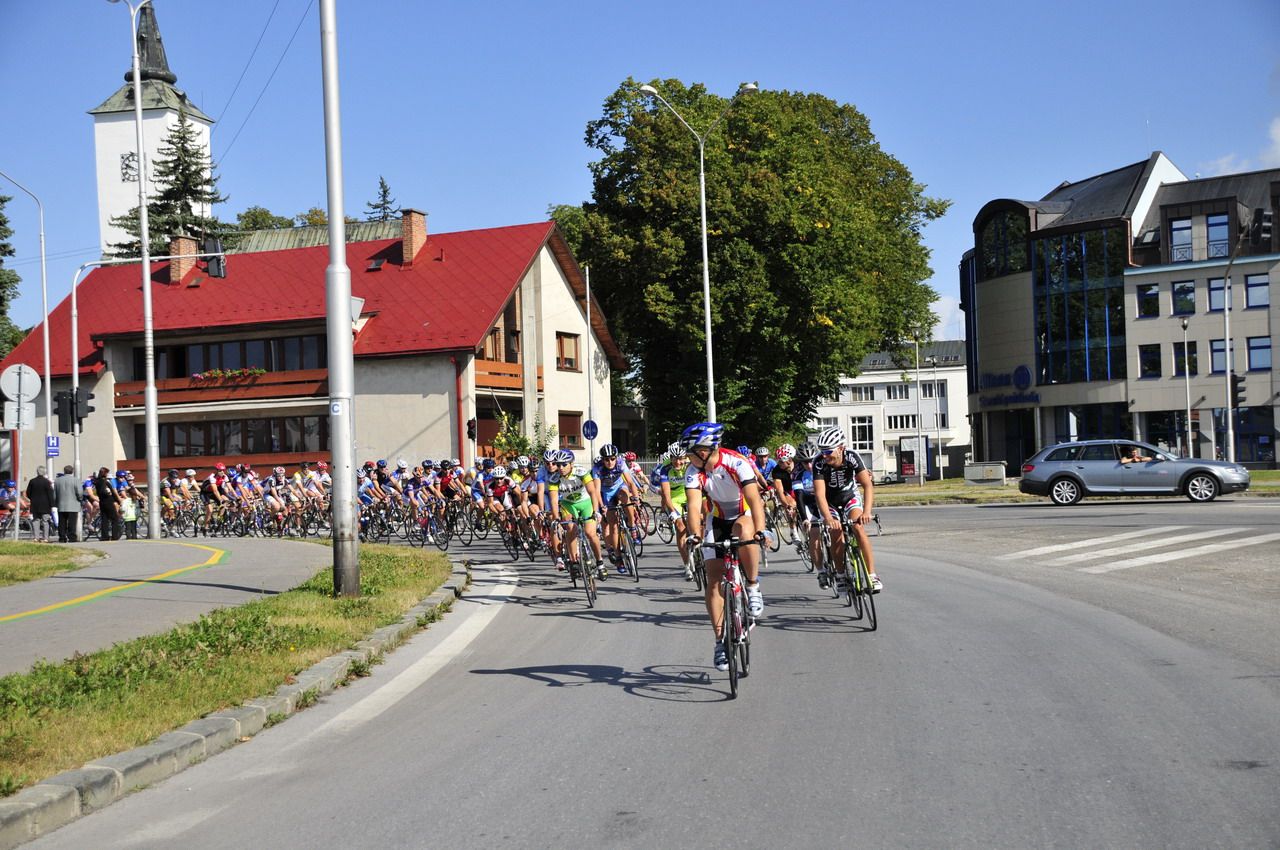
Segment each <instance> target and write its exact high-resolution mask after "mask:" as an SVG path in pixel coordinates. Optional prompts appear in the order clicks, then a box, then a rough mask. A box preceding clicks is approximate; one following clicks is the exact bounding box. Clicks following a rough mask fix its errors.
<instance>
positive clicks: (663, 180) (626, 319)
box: [553, 79, 949, 446]
mask: <svg viewBox="0 0 1280 850" xmlns="http://www.w3.org/2000/svg"><path fill="white" fill-rule="evenodd" d="M654 85H655V86H656V87H657V88H658V90H659V91H661V92H662V93H663V96H664V97H666V98H667V100H669V101H670V102H671V104H672V105H673V106H674V107H675V108H676V109H678V110H679V111H680V113H681V114H682V115H683V116H684V118H685V119H686V120H688V121H689V123H690V124H691V125H692V126H693V127H694V128H696V129H698V130H699V131H700V132H702V131H705V130H706V128H708V127H709V126H711V124H712V123H713V122H714V121H715V119H716V117H717V116H719V115H720V114H721V112H722V111H723V110H724V109H725V107H726V106H727V105H728V103H727V101H726V100H725V99H724V98H720V97H717V96H715V95H712V94H709V93H708V92H707V91H706V89H705V88H704V87H703V86H701V85H693V86H685V85H684V84H683V83H681V82H680V81H678V80H666V81H661V82H655V83H654ZM586 141H587V144H588V145H589V146H591V147H592V148H594V149H596V150H597V151H599V152H600V153H601V155H602V156H601V159H600V160H598V161H596V162H594V163H592V165H591V171H592V176H593V181H594V188H593V191H592V199H591V200H590V201H588V202H587V203H584V204H583V205H582V207H581V209H580V210H579V209H577V208H556V209H555V210H553V215H554V216H555V218H556V220H557V221H559V222H562V223H563V229H564V230H565V232H566V234H567V238H568V239H570V241H571V242H572V243H574V244H573V245H572V247H573V248H574V250H575V251H576V253H577V255H578V257H579V258H580V260H582V261H583V262H585V263H589V264H590V265H591V267H592V276H591V279H592V287H593V290H594V292H598V293H599V298H600V302H601V304H602V306H603V307H604V308H605V310H606V312H607V314H608V315H609V318H610V327H611V329H612V330H613V331H614V332H615V333H616V334H617V336H618V339H619V342H620V344H621V345H622V348H623V350H624V352H625V353H626V354H627V356H628V357H629V358H630V359H631V362H632V364H633V367H634V371H633V374H634V376H635V377H636V379H637V381H638V385H639V387H640V389H641V392H642V394H643V396H644V398H645V400H646V402H647V404H648V408H649V413H650V421H651V422H652V425H653V427H652V428H651V433H652V435H653V437H652V442H653V444H654V445H655V446H657V445H661V444H664V443H665V442H667V441H669V440H671V439H672V438H673V437H674V436H676V435H677V434H678V433H679V431H680V429H681V428H682V427H683V426H684V425H686V424H688V423H689V422H693V421H697V420H698V419H700V418H702V417H703V416H705V414H706V361H705V348H704V332H703V296H702V249H701V225H700V218H699V200H698V146H697V143H696V141H695V140H694V138H693V136H692V135H691V134H690V133H689V131H688V129H686V128H685V127H684V126H683V125H682V124H681V123H680V122H679V120H678V119H677V118H676V116H675V115H673V114H672V113H671V111H670V110H668V109H666V107H664V106H663V105H662V104H661V103H659V102H657V101H656V100H654V99H652V98H650V97H648V96H646V95H645V94H643V93H642V92H640V91H639V84H638V83H637V82H636V81H634V80H630V79H628V80H626V81H625V82H623V83H622V85H620V86H619V87H618V89H617V90H616V91H615V92H613V93H612V94H611V95H609V96H608V98H606V99H605V102H604V109H603V113H602V115H601V117H600V118H598V119H596V120H594V121H591V122H590V123H589V124H588V125H587V133H586ZM706 172H707V227H708V231H709V234H710V249H709V251H710V270H711V290H712V297H711V300H712V338H713V346H714V349H713V350H714V360H715V378H716V386H715V395H716V406H717V408H718V418H719V419H720V421H721V422H723V423H725V424H726V425H727V426H728V427H729V428H730V431H731V433H730V439H731V440H732V441H733V442H734V443H737V442H744V443H750V444H755V443H757V442H760V441H763V440H766V439H768V438H769V437H771V436H773V435H776V434H779V433H784V432H787V431H791V430H794V429H795V428H796V427H797V425H802V424H803V423H804V422H805V421H807V420H808V419H809V417H810V416H811V414H812V413H813V411H814V409H815V407H816V404H817V401H818V398H819V397H820V396H823V395H830V394H831V392H832V390H833V389H834V388H835V386H836V385H837V384H838V379H839V376H840V375H842V374H845V375H851V374H855V373H856V372H857V368H858V365H859V363H860V361H861V359H862V358H863V356H864V355H865V354H866V353H868V352H870V351H873V350H877V349H889V350H894V349H897V348H900V347H901V346H902V345H903V344H904V341H905V340H907V339H909V338H910V337H911V336H912V335H914V334H917V333H919V331H920V329H921V328H922V327H924V328H927V327H929V326H931V325H932V324H933V322H934V319H933V317H932V315H931V313H930V310H929V305H930V303H932V301H933V300H934V299H935V297H936V294H935V293H934V292H933V290H931V289H930V288H929V287H928V286H926V285H925V284H924V281H925V280H926V279H928V277H929V276H930V274H931V272H930V269H929V265H928V259H929V253H928V250H927V249H926V248H925V247H924V245H923V244H922V242H921V230H922V228H923V227H924V225H925V224H926V223H927V222H928V221H930V220H932V219H935V218H937V217H938V216H940V215H942V214H943V213H944V212H945V210H946V208H947V206H948V203H949V202H947V201H943V200H938V199H935V198H930V197H927V196H926V195H925V194H924V187H923V186H922V185H921V184H919V183H917V182H916V181H915V180H914V179H913V178H912V176H911V173H910V172H909V171H908V170H907V168H906V166H905V165H903V164H902V163H901V162H899V161H898V160H897V159H895V158H894V157H893V156H891V155H890V154H888V153H886V152H885V151H884V150H882V149H881V147H880V145H879V144H878V143H877V141H876V138H875V136H874V135H873V134H872V132H871V127H870V123H869V122H868V120H867V118H866V116H864V115H863V114H862V113H861V112H859V111H858V110H857V109H856V108H855V107H853V106H851V105H848V104H839V103H836V102H835V101H833V100H831V99H829V98H826V97H823V96H821V95H816V94H805V93H801V92H788V91H760V92H758V93H755V94H750V95H746V96H744V97H741V98H739V100H738V101H737V102H736V103H735V104H734V106H733V108H732V110H730V112H729V113H728V114H727V116H726V117H725V120H724V122H723V123H721V124H720V125H719V127H718V128H717V129H716V132H715V133H714V134H713V135H712V136H711V137H710V138H709V139H708V140H707V144H706Z"/></svg>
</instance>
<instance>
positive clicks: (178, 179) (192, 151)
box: [110, 110, 234, 257]
mask: <svg viewBox="0 0 1280 850" xmlns="http://www.w3.org/2000/svg"><path fill="white" fill-rule="evenodd" d="M154 166H155V184H156V193H155V194H154V195H153V196H151V197H149V198H147V231H148V233H149V234H150V237H151V238H150V246H151V253H152V254H157V255H162V254H168V253H169V239H170V237H172V236H174V235H176V234H179V233H181V234H185V235H188V236H217V237H222V236H223V235H225V234H227V233H229V232H231V231H232V230H233V229H234V228H233V227H232V226H231V225H228V224H226V223H224V222H222V221H219V220H218V219H217V218H216V217H215V216H214V215H213V214H212V212H211V211H212V209H213V207H214V205H215V204H220V203H223V202H224V201H226V200H227V198H226V196H224V195H220V194H218V178H217V176H216V175H215V174H214V173H213V163H212V162H211V160H210V159H209V149H208V148H206V147H205V146H204V145H202V144H200V140H199V138H198V137H197V136H196V131H195V128H194V127H192V126H191V122H190V121H189V120H188V119H187V113H186V112H185V111H184V110H179V112H178V123H177V124H174V125H173V126H172V127H170V128H169V132H168V133H166V134H165V138H164V142H162V143H161V145H160V147H159V149H158V150H157V156H156V161H155V163H154ZM111 223H112V224H114V225H116V226H117V227H120V228H122V229H123V230H124V231H125V232H126V233H128V234H129V237H130V238H129V239H127V240H125V241H124V242H116V243H112V245H111V251H110V253H111V255H112V256H116V257H136V256H138V255H139V254H140V253H141V251H142V248H141V241H142V240H141V238H140V234H141V232H142V225H141V223H140V222H139V217H138V208H137V207H134V208H133V209H131V210H130V211H129V212H127V213H125V214H124V215H120V216H115V217H113V218H112V219H111Z"/></svg>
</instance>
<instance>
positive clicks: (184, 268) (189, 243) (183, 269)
mask: <svg viewBox="0 0 1280 850" xmlns="http://www.w3.org/2000/svg"><path fill="white" fill-rule="evenodd" d="M199 251H200V248H199V246H198V245H197V244H196V239H195V237H194V236H171V237H169V253H170V254H171V255H173V256H175V257H176V256H180V255H184V256H188V257H189V256H190V255H192V254H196V253H198V252H199ZM195 267H196V261H195V259H194V258H191V259H185V260H170V261H169V285H170V286H177V285H178V284H180V283H182V279H183V278H184V277H186V276H187V273H188V272H190V271H191V270H192V269H194V268H195Z"/></svg>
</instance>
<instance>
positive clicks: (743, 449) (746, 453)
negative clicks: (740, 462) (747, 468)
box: [738, 446, 751, 457]
mask: <svg viewBox="0 0 1280 850" xmlns="http://www.w3.org/2000/svg"><path fill="white" fill-rule="evenodd" d="M738 454H740V455H742V456H743V457H750V456H751V446H738Z"/></svg>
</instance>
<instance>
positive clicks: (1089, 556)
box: [1045, 528, 1250, 567]
mask: <svg viewBox="0 0 1280 850" xmlns="http://www.w3.org/2000/svg"><path fill="white" fill-rule="evenodd" d="M1249 530H1250V529H1248V528H1212V529H1210V530H1208V531H1197V532H1196V533H1194V534H1179V535H1177V536H1176V537H1161V538H1160V539H1159V540H1144V541H1143V542H1141V543H1130V544H1129V545H1128V546H1113V547H1112V548H1110V549H1096V550H1094V551H1092V552H1080V553H1079V554H1076V555H1068V556H1067V557H1065V558H1054V559H1053V560H1051V561H1045V563H1046V564H1052V565H1053V566H1055V567H1060V566H1065V565H1066V564H1078V563H1080V562H1081V561H1096V560H1097V559H1099V558H1111V557H1114V556H1116V555H1129V554H1132V553H1134V552H1141V551H1142V550H1144V549H1159V548H1160V547H1162V546H1172V545H1174V544H1175V543H1189V542H1191V541H1192V540H1204V539H1205V538H1208V537H1221V536H1222V535H1224V534H1235V533H1236V532H1239V531H1249Z"/></svg>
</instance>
